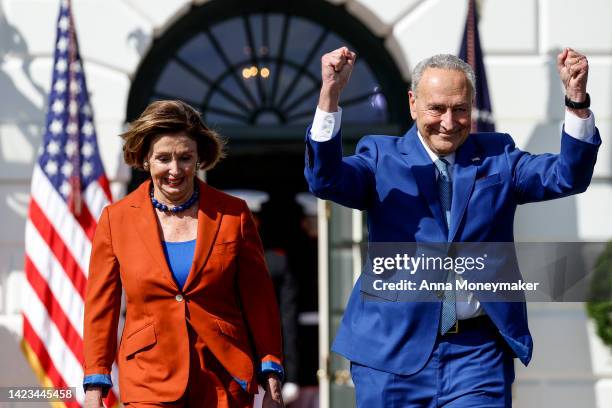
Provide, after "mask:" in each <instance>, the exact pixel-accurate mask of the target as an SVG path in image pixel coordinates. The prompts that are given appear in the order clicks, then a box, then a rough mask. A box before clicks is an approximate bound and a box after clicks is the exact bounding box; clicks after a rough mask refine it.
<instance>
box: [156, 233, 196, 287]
mask: <svg viewBox="0 0 612 408" xmlns="http://www.w3.org/2000/svg"><path fill="white" fill-rule="evenodd" d="M195 244H196V240H195V239H194V240H191V241H183V242H167V241H162V246H163V247H164V255H166V261H167V262H168V267H169V268H170V272H172V276H173V277H174V280H175V281H176V283H177V284H178V287H179V288H181V289H182V288H183V286H185V282H186V281H187V276H188V275H189V271H190V270H191V264H192V263H193V254H194V252H195Z"/></svg>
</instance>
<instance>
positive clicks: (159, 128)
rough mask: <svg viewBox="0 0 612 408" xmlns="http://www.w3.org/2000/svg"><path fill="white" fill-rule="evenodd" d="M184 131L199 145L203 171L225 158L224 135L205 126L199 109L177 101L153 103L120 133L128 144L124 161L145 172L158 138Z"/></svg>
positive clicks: (125, 148)
mask: <svg viewBox="0 0 612 408" xmlns="http://www.w3.org/2000/svg"><path fill="white" fill-rule="evenodd" d="M181 132H184V133H185V134H186V135H187V136H188V137H190V138H192V139H193V140H194V141H195V142H196V144H197V146H198V147H197V149H198V158H199V160H200V162H201V165H200V169H202V170H209V169H211V168H213V167H214V166H215V165H216V164H217V163H218V162H219V160H221V159H222V158H224V157H225V151H224V148H225V141H224V140H223V139H222V138H221V136H220V135H219V134H218V133H217V132H215V131H213V130H211V129H209V128H208V127H207V126H206V125H205V124H204V122H203V121H202V117H201V116H200V113H199V112H198V111H197V110H196V109H194V108H193V107H191V106H190V105H188V104H186V103H185V102H182V101H178V100H176V101H156V102H153V103H151V104H150V105H149V106H147V108H146V109H145V110H144V112H142V114H141V115H140V116H139V117H138V119H136V120H135V121H133V122H132V123H130V126H129V129H128V131H127V132H125V133H123V134H121V138H123V140H124V141H125V143H124V145H123V158H124V160H125V162H126V163H127V164H128V165H129V166H131V167H135V168H138V169H143V162H144V160H145V157H146V156H147V154H148V153H149V149H150V147H151V142H152V141H153V139H154V138H155V137H156V136H158V135H161V134H168V135H172V134H176V133H181Z"/></svg>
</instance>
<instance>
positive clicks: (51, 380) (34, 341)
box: [22, 316, 79, 408]
mask: <svg viewBox="0 0 612 408" xmlns="http://www.w3.org/2000/svg"><path fill="white" fill-rule="evenodd" d="M23 338H24V341H25V343H26V344H25V345H23V346H22V347H23V348H24V349H25V354H26V358H27V359H28V361H30V364H31V365H32V366H34V367H37V368H40V370H42V372H39V371H38V370H35V371H36V374H37V375H38V377H39V380H40V382H41V383H42V384H43V386H45V387H49V386H54V387H56V388H65V387H67V385H66V381H64V379H63V378H62V376H61V374H60V373H59V372H58V371H57V369H56V368H55V366H54V365H53V362H52V361H51V357H49V353H47V349H46V348H45V345H44V343H43V342H42V341H41V340H40V338H39V337H38V335H37V334H36V332H35V331H34V329H33V328H32V325H31V324H30V322H29V321H28V319H27V317H25V316H24V317H23ZM30 352H31V353H32V354H33V355H32V354H30ZM33 359H36V361H32V360H33ZM55 404H57V403H52V405H54V406H55ZM58 405H60V406H64V407H69V408H73V407H74V408H77V407H79V403H78V402H76V401H66V402H63V403H59V404H58Z"/></svg>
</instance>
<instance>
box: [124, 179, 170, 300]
mask: <svg viewBox="0 0 612 408" xmlns="http://www.w3.org/2000/svg"><path fill="white" fill-rule="evenodd" d="M150 186H151V181H150V180H148V181H146V182H144V183H142V184H141V185H140V187H138V192H139V193H138V195H137V196H136V198H135V199H134V202H133V203H132V204H131V206H132V207H133V208H134V209H135V210H137V212H136V211H135V212H134V225H135V227H136V230H137V231H138V235H139V236H140V239H141V241H142V243H143V244H144V246H145V247H146V248H147V250H148V251H149V254H150V255H151V259H153V261H154V262H155V263H156V264H157V265H158V266H159V270H160V271H161V275H162V277H163V279H165V280H166V281H167V283H170V284H171V285H172V287H173V288H176V289H178V286H177V284H176V282H175V281H174V278H173V277H172V272H170V268H169V267H168V262H167V261H166V256H165V255H164V250H163V248H162V244H161V241H162V239H161V235H160V234H159V229H158V227H157V217H156V215H155V210H154V209H153V204H151V200H150V198H149V189H150Z"/></svg>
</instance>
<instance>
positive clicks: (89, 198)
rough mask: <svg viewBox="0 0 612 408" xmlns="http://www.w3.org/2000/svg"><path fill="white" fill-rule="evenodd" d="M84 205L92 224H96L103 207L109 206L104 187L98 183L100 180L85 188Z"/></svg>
mask: <svg viewBox="0 0 612 408" xmlns="http://www.w3.org/2000/svg"><path fill="white" fill-rule="evenodd" d="M104 179H105V180H106V177H104ZM85 203H86V204H87V207H88V208H89V211H90V213H91V216H92V217H93V219H94V222H95V223H97V222H98V220H99V219H100V216H101V215H102V210H103V209H104V207H106V206H107V205H109V204H110V201H109V200H108V197H107V196H106V192H105V191H104V186H103V185H102V184H101V183H100V180H98V181H94V182H93V183H91V184H90V185H89V187H87V190H85ZM92 239H93V237H92Z"/></svg>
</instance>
